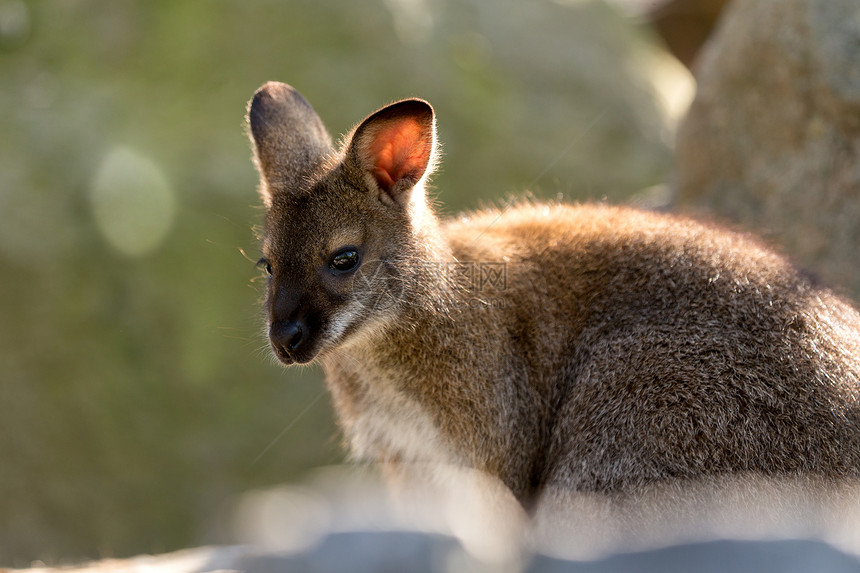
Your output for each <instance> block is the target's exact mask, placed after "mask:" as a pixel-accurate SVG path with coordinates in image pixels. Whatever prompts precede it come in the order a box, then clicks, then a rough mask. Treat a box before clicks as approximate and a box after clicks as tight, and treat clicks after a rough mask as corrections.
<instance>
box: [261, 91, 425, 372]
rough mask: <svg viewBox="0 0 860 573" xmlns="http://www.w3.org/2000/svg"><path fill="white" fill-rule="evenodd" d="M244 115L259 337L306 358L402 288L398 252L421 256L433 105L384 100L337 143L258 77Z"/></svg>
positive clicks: (396, 299)
mask: <svg viewBox="0 0 860 573" xmlns="http://www.w3.org/2000/svg"><path fill="white" fill-rule="evenodd" d="M248 123H249V125H250V135H251V140H252V142H253V148H254V155H255V159H256V165H257V168H258V170H259V172H260V179H261V182H260V194H261V195H262V198H263V202H264V204H265V205H266V208H267V213H266V221H265V227H264V234H263V247H262V250H263V258H262V259H261V260H260V265H261V266H262V267H264V268H265V270H266V272H267V273H268V275H269V283H268V290H267V303H266V310H267V315H268V326H269V339H270V342H271V345H272V348H273V350H274V352H275V354H276V355H277V357H278V358H279V359H280V360H281V361H283V362H284V363H286V364H291V363H295V362H298V363H305V362H309V361H311V360H313V359H314V358H316V357H317V356H319V355H320V354H321V353H324V352H326V351H327V350H329V349H331V348H333V347H334V346H335V345H338V344H340V343H342V342H343V341H344V340H345V339H347V338H349V337H350V336H351V335H354V334H356V333H359V332H361V331H362V330H364V329H366V328H369V327H371V326H372V325H373V324H378V323H380V322H384V321H385V320H386V318H387V317H390V316H393V314H394V313H396V311H397V308H398V305H399V304H401V302H402V301H405V300H408V299H409V298H410V297H411V296H412V293H411V290H412V288H413V285H414V284H415V283H416V281H415V280H414V277H413V276H411V275H410V271H409V268H410V265H409V261H417V260H420V259H421V258H425V257H426V250H427V248H428V241H427V240H426V239H425V235H427V234H428V229H432V227H433V226H434V225H435V219H434V218H433V215H432V213H430V211H429V210H428V209H427V208H426V203H425V201H426V199H425V197H424V182H425V181H426V179H427V178H428V176H429V175H430V172H431V171H432V168H433V164H434V153H435V119H434V114H433V109H432V108H431V107H430V105H429V104H428V103H427V102H425V101H422V100H419V99H409V100H404V101H400V102H397V103H394V104H392V105H389V106H387V107H385V108H383V109H381V110H379V111H377V112H376V113H374V114H372V115H371V116H369V117H368V118H367V119H365V120H364V121H363V122H361V123H360V124H359V125H358V126H357V127H356V128H355V129H354V130H353V131H352V133H351V134H350V135H349V136H347V137H346V139H345V142H344V144H343V145H342V147H341V149H339V150H337V149H335V148H334V147H333V146H332V143H331V138H330V136H329V134H328V132H327V131H326V129H325V127H324V126H323V124H322V121H321V120H320V118H319V116H318V115H317V114H316V112H315V111H314V110H313V108H312V107H311V105H310V104H309V103H308V102H307V101H306V100H305V99H304V98H303V97H302V96H301V95H300V94H299V93H298V92H297V91H296V90H295V89H293V88H292V87H290V86H288V85H286V84H282V83H278V82H269V83H267V84H265V85H264V86H263V87H261V88H260V89H259V90H258V91H257V93H256V94H255V95H254V97H253V99H252V100H251V103H250V106H249V110H248ZM371 230H372V231H373V232H371ZM429 234H430V235H432V234H433V233H432V232H430V233H429ZM404 261H405V262H406V264H404ZM416 266H417V265H416Z"/></svg>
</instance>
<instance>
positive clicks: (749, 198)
mask: <svg viewBox="0 0 860 573" xmlns="http://www.w3.org/2000/svg"><path fill="white" fill-rule="evenodd" d="M858 46H860V5H858V3H857V1H856V0H736V2H734V3H733V4H732V5H731V6H730V7H729V9H728V12H727V13H726V14H725V17H724V20H723V22H722V25H721V26H720V28H719V30H718V32H717V35H716V36H715V37H714V38H713V40H712V41H711V42H710V43H709V44H708V46H707V48H706V50H705V52H704V53H703V57H702V59H701V61H700V67H699V70H698V80H699V86H698V94H697V96H696V99H695V101H694V103H693V105H692V107H691V109H690V112H689V115H688V117H687V118H686V120H685V121H684V123H683V125H682V127H681V129H680V133H679V135H678V140H677V150H676V160H677V204H678V206H679V207H681V208H682V209H686V210H692V211H696V212H700V213H706V214H709V215H717V216H719V217H724V218H728V219H729V220H732V221H735V222H738V223H740V224H741V225H742V226H744V227H746V228H748V229H750V230H752V231H754V232H756V233H759V234H763V235H765V236H766V237H768V238H769V239H771V240H774V241H776V242H778V243H781V244H782V245H783V246H784V248H785V250H786V251H787V253H788V254H789V255H791V256H793V257H794V258H796V259H797V260H798V262H799V263H800V264H801V265H803V266H806V267H807V268H809V269H810V270H812V271H814V272H816V273H818V274H819V275H820V276H821V277H822V278H823V279H824V280H825V282H827V283H828V284H830V285H832V286H835V287H837V288H844V289H847V290H848V291H849V292H848V294H851V295H853V296H854V297H855V299H856V300H860V265H858V264H857V262H858V258H857V254H856V251H857V247H858V245H860V59H859V58H858V57H857V56H858Z"/></svg>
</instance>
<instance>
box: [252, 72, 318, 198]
mask: <svg viewBox="0 0 860 573" xmlns="http://www.w3.org/2000/svg"><path fill="white" fill-rule="evenodd" d="M248 125H249V126H250V128H251V129H250V137H251V142H252V144H253V147H254V157H255V160H256V161H255V162H256V165H257V170H258V171H259V172H260V194H261V195H262V197H263V202H264V203H265V204H266V207H271V206H272V198H273V197H274V196H275V195H277V194H278V193H285V192H292V191H295V190H296V189H297V188H299V187H300V186H301V185H302V184H303V181H304V180H305V178H306V176H307V175H308V174H310V173H311V172H312V171H313V170H314V169H316V168H317V167H318V166H319V165H320V163H322V162H323V161H324V160H325V158H326V156H327V155H329V154H330V153H331V151H332V144H331V137H330V136H329V134H328V132H327V131H326V129H325V126H323V123H322V120H321V119H320V118H319V116H318V115H317V113H316V112H315V111H314V108H313V107H311V104H309V103H308V102H307V100H306V99H305V98H303V97H302V95H301V94H300V93H299V92H298V91H296V90H295V89H294V88H293V87H292V86H288V85H287V84H283V83H280V82H268V83H266V84H264V85H263V86H262V87H260V89H258V90H257V91H256V93H254V97H253V98H252V99H251V101H250V103H249V104H248Z"/></svg>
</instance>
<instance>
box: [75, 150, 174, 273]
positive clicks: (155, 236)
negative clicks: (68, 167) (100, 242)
mask: <svg viewBox="0 0 860 573" xmlns="http://www.w3.org/2000/svg"><path fill="white" fill-rule="evenodd" d="M91 200H92V209H93V215H94V217H95V221H96V225H97V226H98V228H99V230H100V231H101V232H102V235H103V236H104V238H105V239H106V240H107V242H108V243H110V245H111V246H112V247H113V248H115V249H116V250H117V251H119V252H120V253H122V254H124V255H127V256H130V257H136V256H141V255H145V254H147V253H149V252H151V251H153V250H155V249H156V248H157V247H158V245H159V244H160V243H161V242H162V241H163V240H164V238H165V237H166V236H167V233H168V232H169V231H170V228H171V226H172V223H173V216H174V212H175V210H176V202H175V198H174V196H173V191H172V190H171V188H170V185H169V183H168V181H167V178H166V177H165V176H164V173H163V172H162V171H161V169H160V168H159V167H158V166H157V165H156V164H155V163H153V162H152V161H151V160H149V159H148V158H146V157H144V156H142V155H140V154H139V153H137V152H134V151H131V150H129V149H125V148H116V149H114V150H112V151H110V152H109V153H108V154H107V156H106V157H105V159H104V160H103V161H102V164H101V166H100V167H99V170H98V172H97V173H96V176H95V179H94V180H93V186H92V192H91Z"/></svg>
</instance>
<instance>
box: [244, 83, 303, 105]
mask: <svg viewBox="0 0 860 573" xmlns="http://www.w3.org/2000/svg"><path fill="white" fill-rule="evenodd" d="M295 95H299V92H298V91H297V90H296V88H294V87H293V86H291V85H289V84H285V83H283V82H266V83H264V84H263V85H261V86H260V87H259V88H257V91H255V92H254V98H253V99H252V100H251V102H252V104H253V102H264V101H283V100H286V99H289V98H291V97H294V96H295Z"/></svg>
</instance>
